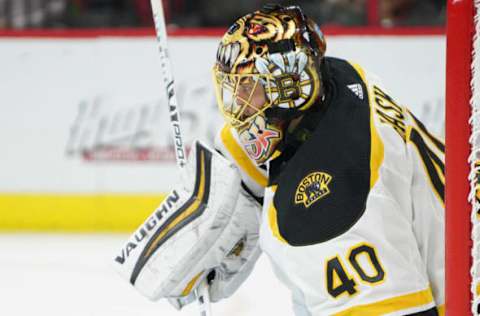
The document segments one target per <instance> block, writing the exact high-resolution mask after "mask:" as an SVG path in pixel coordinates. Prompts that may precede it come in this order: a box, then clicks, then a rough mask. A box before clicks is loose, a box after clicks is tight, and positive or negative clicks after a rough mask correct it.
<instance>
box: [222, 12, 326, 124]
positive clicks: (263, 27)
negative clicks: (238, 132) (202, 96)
mask: <svg viewBox="0 0 480 316" xmlns="http://www.w3.org/2000/svg"><path fill="white" fill-rule="evenodd" d="M325 50H326V43H325V39H324V36H323V34H322V32H321V31H320V28H319V27H318V26H317V24H316V23H315V22H313V21H312V20H311V19H309V18H307V17H306V16H305V15H304V14H303V12H302V10H301V9H300V8H299V7H298V6H289V7H282V6H279V5H273V6H266V7H264V8H263V9H262V10H260V11H256V12H254V13H251V14H247V15H246V16H244V17H242V18H240V19H238V20H237V21H236V22H235V23H234V24H233V25H232V26H231V27H230V28H229V29H228V31H227V33H226V34H225V35H224V36H223V38H222V40H221V43H220V45H219V48H218V51H217V58H216V63H215V66H214V69H213V73H214V83H215V88H216V95H217V101H218V105H219V108H220V110H221V112H222V113H223V115H224V116H225V118H226V119H227V121H228V122H229V123H230V124H231V125H232V126H233V127H240V126H243V125H245V124H247V123H249V122H251V121H253V120H255V117H257V116H258V115H260V114H263V115H265V111H267V110H268V109H271V110H274V111H275V110H280V112H281V110H290V111H287V112H292V111H291V110H295V111H294V112H298V111H300V112H303V111H305V110H307V109H309V108H310V107H311V106H312V105H313V104H314V103H315V102H316V101H317V100H318V98H319V97H320V96H321V93H322V83H321V78H320V76H321V74H320V71H319V65H320V62H321V59H322V58H323V56H324V54H325ZM242 89H243V91H244V92H243V94H242V93H241V90H242ZM259 89H260V90H262V91H263V92H264V94H265V102H264V104H261V105H258V104H254V103H253V102H251V101H252V98H253V97H254V95H255V93H256V91H257V90H259ZM245 91H246V92H245ZM274 111H271V112H272V113H273V112H274ZM277 112H278V111H277Z"/></svg>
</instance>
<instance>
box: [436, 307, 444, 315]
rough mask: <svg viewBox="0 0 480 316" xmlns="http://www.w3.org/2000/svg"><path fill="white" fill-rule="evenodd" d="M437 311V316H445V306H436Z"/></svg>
mask: <svg viewBox="0 0 480 316" xmlns="http://www.w3.org/2000/svg"><path fill="white" fill-rule="evenodd" d="M437 310H438V315H439V316H445V304H442V305H440V306H438V307H437Z"/></svg>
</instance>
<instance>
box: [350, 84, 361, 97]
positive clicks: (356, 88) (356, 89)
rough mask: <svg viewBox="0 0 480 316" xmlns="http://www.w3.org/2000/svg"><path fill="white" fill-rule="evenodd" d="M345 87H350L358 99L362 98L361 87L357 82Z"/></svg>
mask: <svg viewBox="0 0 480 316" xmlns="http://www.w3.org/2000/svg"><path fill="white" fill-rule="evenodd" d="M347 88H348V89H350V91H352V92H353V93H354V94H355V95H356V96H357V97H358V98H359V99H360V100H363V88H362V85H361V84H359V83H354V84H349V85H347Z"/></svg>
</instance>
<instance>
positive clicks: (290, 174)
mask: <svg viewBox="0 0 480 316" xmlns="http://www.w3.org/2000/svg"><path fill="white" fill-rule="evenodd" d="M325 62H326V64H327V65H326V66H327V67H328V69H329V70H328V71H329V79H327V80H328V82H327V84H328V85H330V88H329V89H330V91H334V93H330V94H329V100H327V102H326V103H327V104H325V106H324V111H322V113H320V114H319V115H316V120H317V122H316V123H315V125H316V126H315V128H314V129H313V131H312V133H311V135H309V137H308V139H306V140H305V141H304V142H303V143H302V144H300V145H299V146H298V148H294V150H290V151H289V152H288V150H287V152H284V153H282V155H280V156H279V157H278V158H276V159H275V160H273V161H272V162H271V164H270V171H269V172H270V174H269V178H270V181H271V182H270V185H277V186H278V187H277V191H276V194H275V196H274V200H273V203H274V206H275V208H276V209H277V223H278V228H279V232H280V234H281V236H282V237H283V238H284V239H285V240H286V241H287V242H288V243H289V244H290V245H293V246H306V245H312V244H316V243H320V242H324V241H327V240H330V239H332V238H335V237H337V236H339V235H341V234H343V233H344V232H346V231H347V230H348V229H350V228H351V227H352V226H353V225H354V224H355V223H356V222H357V221H358V220H359V218H360V217H361V216H362V214H363V213H364V211H365V206H366V200H367V195H368V193H369V190H370V147H371V137H370V108H369V101H368V93H367V87H366V85H365V83H364V82H363V81H362V78H361V77H360V76H359V74H358V73H357V72H356V70H355V69H354V68H353V67H352V66H351V65H350V64H349V63H348V62H346V61H344V60H340V59H334V58H326V60H325Z"/></svg>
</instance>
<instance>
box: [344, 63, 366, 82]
mask: <svg viewBox="0 0 480 316" xmlns="http://www.w3.org/2000/svg"><path fill="white" fill-rule="evenodd" d="M348 63H349V64H350V65H351V66H352V67H353V68H354V69H355V70H356V71H357V73H358V75H359V76H360V78H362V81H363V82H364V83H365V86H367V88H368V85H367V79H366V77H365V71H364V70H363V68H362V67H361V66H360V65H359V64H357V63H353V62H351V61H349V62H348Z"/></svg>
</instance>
